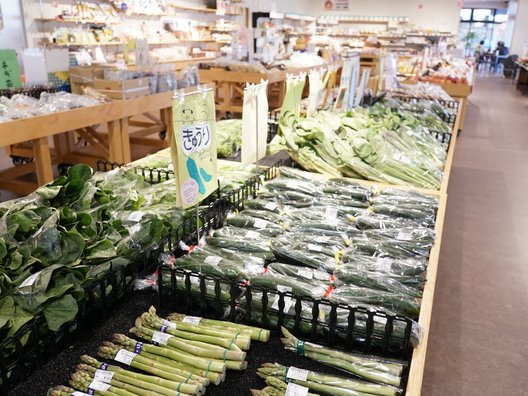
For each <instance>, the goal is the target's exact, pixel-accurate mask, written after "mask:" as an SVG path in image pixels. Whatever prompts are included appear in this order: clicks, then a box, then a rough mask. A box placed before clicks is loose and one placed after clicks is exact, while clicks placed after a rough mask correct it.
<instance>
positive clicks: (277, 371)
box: [257, 363, 399, 396]
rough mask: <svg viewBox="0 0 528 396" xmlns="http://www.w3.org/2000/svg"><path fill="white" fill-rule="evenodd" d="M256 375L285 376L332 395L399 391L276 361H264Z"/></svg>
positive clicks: (391, 395) (387, 395)
mask: <svg viewBox="0 0 528 396" xmlns="http://www.w3.org/2000/svg"><path fill="white" fill-rule="evenodd" d="M257 375H258V376H259V377H261V378H267V377H277V378H281V379H282V378H285V379H287V380H289V381H290V382H293V383H294V384H297V385H301V386H304V387H306V388H309V389H311V390H314V391H316V392H320V393H323V394H328V395H333V396H361V395H365V394H368V395H380V396H381V395H383V396H396V395H397V394H398V393H399V390H398V389H396V388H393V387H390V386H385V385H378V384H373V383H368V382H363V381H358V380H353V379H347V378H343V377H337V376H333V375H326V374H318V373H315V372H312V371H307V370H301V369H298V368H295V367H285V366H282V365H280V364H278V363H264V364H263V365H262V366H261V367H260V368H259V369H258V370H257Z"/></svg>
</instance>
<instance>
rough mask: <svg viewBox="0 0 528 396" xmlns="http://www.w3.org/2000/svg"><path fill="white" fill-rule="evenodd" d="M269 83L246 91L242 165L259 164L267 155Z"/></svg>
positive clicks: (243, 113)
mask: <svg viewBox="0 0 528 396" xmlns="http://www.w3.org/2000/svg"><path fill="white" fill-rule="evenodd" d="M267 92H268V82H267V81H262V82H261V83H260V84H256V85H254V84H252V85H248V86H247V87H246V88H245V89H244V106H243V109H242V150H241V154H240V155H241V159H240V160H241V162H242V165H249V164H252V163H256V162H258V160H260V159H261V158H262V157H264V156H265V155H266V146H267V144H266V143H267V142H266V139H267V137H268V110H269V105H268V95H267Z"/></svg>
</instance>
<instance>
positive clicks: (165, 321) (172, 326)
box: [161, 319, 177, 329]
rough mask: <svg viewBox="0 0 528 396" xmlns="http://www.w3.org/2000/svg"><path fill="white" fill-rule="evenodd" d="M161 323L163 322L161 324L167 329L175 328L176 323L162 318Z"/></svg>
mask: <svg viewBox="0 0 528 396" xmlns="http://www.w3.org/2000/svg"><path fill="white" fill-rule="evenodd" d="M161 323H163V326H166V327H168V328H169V329H176V327H177V325H176V323H174V322H171V321H170V320H167V319H162V321H161Z"/></svg>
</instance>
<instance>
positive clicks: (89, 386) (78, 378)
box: [70, 371, 137, 396]
mask: <svg viewBox="0 0 528 396" xmlns="http://www.w3.org/2000/svg"><path fill="white" fill-rule="evenodd" d="M70 385H71V386H73V387H74V388H75V389H77V390H80V391H82V392H88V393H89V394H94V395H96V396H137V394H136V393H132V392H129V391H128V390H126V389H122V388H118V387H116V386H113V385H110V384H104V383H102V382H98V383H97V388H99V389H95V388H96V386H95V384H94V381H92V379H91V377H90V376H89V375H87V374H85V373H82V372H79V371H77V372H75V373H73V374H72V375H71V378H70Z"/></svg>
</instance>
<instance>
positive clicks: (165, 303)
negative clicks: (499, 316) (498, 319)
mask: <svg viewBox="0 0 528 396" xmlns="http://www.w3.org/2000/svg"><path fill="white" fill-rule="evenodd" d="M23 3H24V4H22V5H21V9H22V10H21V18H22V20H23V22H24V27H23V29H24V31H25V40H26V42H27V47H28V48H26V49H23V50H22V51H18V49H17V50H8V51H4V50H2V51H0V58H2V57H3V59H5V60H2V59H0V66H2V67H3V70H4V71H3V75H2V76H0V95H1V97H0V147H3V148H4V149H5V150H6V153H7V155H9V156H10V157H11V159H9V158H7V160H8V161H9V160H11V162H12V163H13V166H11V164H10V163H9V164H7V165H6V167H5V168H2V169H0V189H1V190H2V191H1V194H2V195H1V196H0V197H1V198H2V200H1V202H0V223H1V224H3V226H2V227H0V336H1V337H0V393H1V394H5V395H6V396H18V395H22V394H24V395H26V394H47V395H48V396H66V395H69V396H79V395H87V394H89V395H90V394H95V395H101V396H116V395H119V396H150V395H167V396H169V395H181V396H188V395H204V394H205V395H213V396H214V395H224V396H225V395H226V394H232V395H233V396H238V395H248V394H251V395H254V396H278V395H285V396H292V395H294V396H308V395H313V396H318V395H321V396H323V395H347V396H348V395H358V396H360V395H365V396H367V395H371V396H372V395H380V396H405V395H407V396H418V395H420V394H421V392H422V391H421V389H422V382H423V378H424V370H425V364H426V363H425V361H426V354H427V348H428V342H429V335H430V331H431V325H432V323H431V317H432V307H433V300H434V293H435V287H436V279H437V272H438V266H439V261H440V248H441V245H442V239H443V237H444V218H445V217H446V208H447V199H448V185H449V182H450V177H451V171H452V167H453V160H454V154H455V150H456V147H457V142H458V139H459V132H460V131H461V130H462V129H463V123H464V113H465V110H466V107H467V103H468V97H469V95H470V94H471V91H472V89H473V87H474V84H475V72H474V64H473V62H472V60H470V59H468V60H465V59H458V58H456V57H455V56H454V55H453V56H451V55H447V54H448V53H451V52H449V50H450V49H452V45H453V37H454V36H453V32H449V31H442V30H441V29H438V30H435V28H434V27H433V28H423V27H421V26H419V25H417V26H415V25H414V24H413V22H412V21H413V20H414V15H410V16H409V17H407V16H405V15H399V16H383V15H379V16H374V15H354V11H353V9H350V10H349V8H348V7H351V4H348V6H346V5H345V3H346V2H334V1H332V2H325V4H324V12H323V11H322V10H321V15H306V14H305V13H310V12H311V11H307V10H308V9H309V8H310V7H308V6H307V5H305V4H303V5H301V4H300V3H303V2H297V3H299V4H297V3H296V4H294V5H289V4H274V3H271V4H269V5H268V4H264V3H266V2H258V1H242V0H225V1H220V0H218V1H214V0H181V1H180V0H130V1H108V0H89V1H82V2H80V1H72V0H59V1H54V0H31V1H27V2H23ZM426 6H427V7H429V4H427V5H426ZM333 7H337V8H335V9H334V8H333ZM423 7H424V5H420V7H419V8H420V9H421V8H423ZM312 8H313V7H312ZM330 8H332V9H333V10H341V8H343V10H341V11H343V12H341V11H340V12H339V13H334V12H328V11H330ZM345 10H346V11H345ZM279 11H280V12H279ZM312 11H313V10H312ZM376 11H379V10H376ZM361 12H365V13H367V14H368V13H369V12H370V11H368V10H366V9H365V10H359V9H358V11H357V13H358V14H359V13H361ZM420 12H421V11H420ZM427 12H429V10H427ZM424 13H425V12H424ZM411 14H412V13H411ZM444 26H448V24H444ZM452 53H453V54H454V53H455V52H454V51H453V52H452ZM17 54H18V55H17ZM17 56H18V57H19V59H18V58H17ZM10 68H12V69H13V70H10ZM522 73H524V72H522ZM522 73H521V75H520V76H519V85H520V86H521V88H522V87H523V85H522V84H524V80H525V78H524V77H525V76H524V74H522ZM46 76H47V78H46ZM4 77H5V78H4ZM4 80H5V81H4ZM13 81H15V82H16V84H13ZM48 81H49V82H48ZM2 84H3V85H2ZM4 85H5V86H9V87H10V86H11V85H15V86H16V87H22V88H9V89H8V88H5V89H4V88H3V87H4ZM63 91H64V92H63ZM4 191H5V192H9V195H8V194H6V195H7V197H5V196H4V194H5V193H4ZM13 197H18V198H13ZM444 242H445V240H444Z"/></svg>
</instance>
